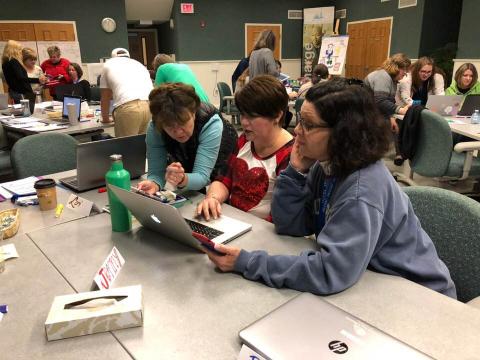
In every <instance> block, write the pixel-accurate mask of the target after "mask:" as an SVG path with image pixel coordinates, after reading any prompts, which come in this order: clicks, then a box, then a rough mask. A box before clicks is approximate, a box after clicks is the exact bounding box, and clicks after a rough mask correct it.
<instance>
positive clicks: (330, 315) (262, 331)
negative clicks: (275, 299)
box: [239, 293, 431, 360]
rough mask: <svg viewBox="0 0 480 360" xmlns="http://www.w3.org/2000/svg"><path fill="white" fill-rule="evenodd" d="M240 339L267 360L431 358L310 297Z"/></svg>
mask: <svg viewBox="0 0 480 360" xmlns="http://www.w3.org/2000/svg"><path fill="white" fill-rule="evenodd" d="M239 336H240V338H241V339H242V341H243V342H244V343H245V345H247V346H248V347H250V348H251V349H252V350H254V351H256V352H257V353H259V354H260V355H261V356H263V357H265V358H267V359H302V360H307V359H336V360H337V359H342V360H352V359H369V360H373V359H375V360H377V359H378V360H384V359H389V360H394V359H398V360H400V359H401V360H404V359H431V358H430V357H428V356H427V355H425V354H424V353H422V352H420V351H418V350H416V349H414V348H412V347H410V346H409V345H407V344H405V343H403V342H401V341H400V340H398V339H396V338H394V337H392V336H390V335H388V334H386V333H384V332H382V331H380V330H379V329H377V328H375V327H373V326H371V325H369V324H367V323H365V322H363V321H361V320H359V319H358V318H356V317H355V316H353V315H351V314H349V313H348V312H345V311H343V310H341V309H340V308H338V307H336V306H334V305H332V304H330V303H328V302H327V301H325V300H323V299H322V298H321V297H319V296H315V295H312V294H310V293H303V294H301V295H299V296H297V297H295V298H293V299H292V300H290V301H288V302H287V303H285V304H283V305H282V306H280V307H278V308H277V309H275V310H273V311H272V312H271V313H269V314H267V315H266V316H264V317H263V318H261V319H260V320H257V321H256V322H254V323H253V324H251V325H249V326H248V327H246V328H245V329H243V330H242V331H240V333H239Z"/></svg>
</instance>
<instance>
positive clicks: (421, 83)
mask: <svg viewBox="0 0 480 360" xmlns="http://www.w3.org/2000/svg"><path fill="white" fill-rule="evenodd" d="M437 71H438V68H437V67H436V66H435V63H434V61H433V59H432V58H430V57H428V56H423V57H421V58H420V59H418V60H417V61H416V62H415V63H414V64H413V65H412V67H411V69H410V72H409V73H407V75H406V76H405V77H404V78H403V79H401V80H400V81H399V82H398V88H397V97H398V100H399V103H400V104H401V105H402V106H405V105H411V104H412V103H413V101H414V100H416V101H420V103H421V104H422V105H424V106H425V105H426V104H427V100H428V95H445V85H444V80H443V76H442V74H440V73H438V72H437Z"/></svg>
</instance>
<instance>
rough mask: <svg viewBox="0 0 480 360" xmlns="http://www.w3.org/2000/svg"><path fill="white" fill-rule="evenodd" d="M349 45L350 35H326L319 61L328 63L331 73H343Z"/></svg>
mask: <svg viewBox="0 0 480 360" xmlns="http://www.w3.org/2000/svg"><path fill="white" fill-rule="evenodd" d="M347 46H348V35H341V36H327V37H325V36H324V37H323V39H322V47H321V48H320V56H319V58H318V63H319V64H324V65H326V66H327V68H328V72H329V74H330V75H342V72H343V68H344V67H345V59H346V57H347Z"/></svg>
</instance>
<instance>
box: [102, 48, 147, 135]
mask: <svg viewBox="0 0 480 360" xmlns="http://www.w3.org/2000/svg"><path fill="white" fill-rule="evenodd" d="M152 88H153V85H152V81H151V80H150V74H149V73H148V70H147V68H146V67H145V66H144V65H143V64H140V63H139V62H138V61H137V60H133V59H130V53H129V52H128V51H127V50H126V49H123V48H116V49H113V50H112V58H111V59H109V60H107V62H105V65H104V66H103V72H102V76H101V77H100V107H101V111H102V122H105V123H108V122H110V116H109V110H110V102H111V101H112V99H113V104H114V105H113V106H114V109H113V113H112V116H113V120H114V121H115V136H117V137H119V136H129V135H137V134H145V132H146V131H147V126H148V123H149V121H150V117H151V116H150V110H149V107H148V95H149V94H150V91H151V90H152Z"/></svg>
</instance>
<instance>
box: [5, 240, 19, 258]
mask: <svg viewBox="0 0 480 360" xmlns="http://www.w3.org/2000/svg"><path fill="white" fill-rule="evenodd" d="M0 254H1V255H2V256H3V258H4V259H5V260H8V259H11V258H18V257H19V256H18V252H17V249H16V248H15V245H14V244H6V245H3V246H0Z"/></svg>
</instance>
